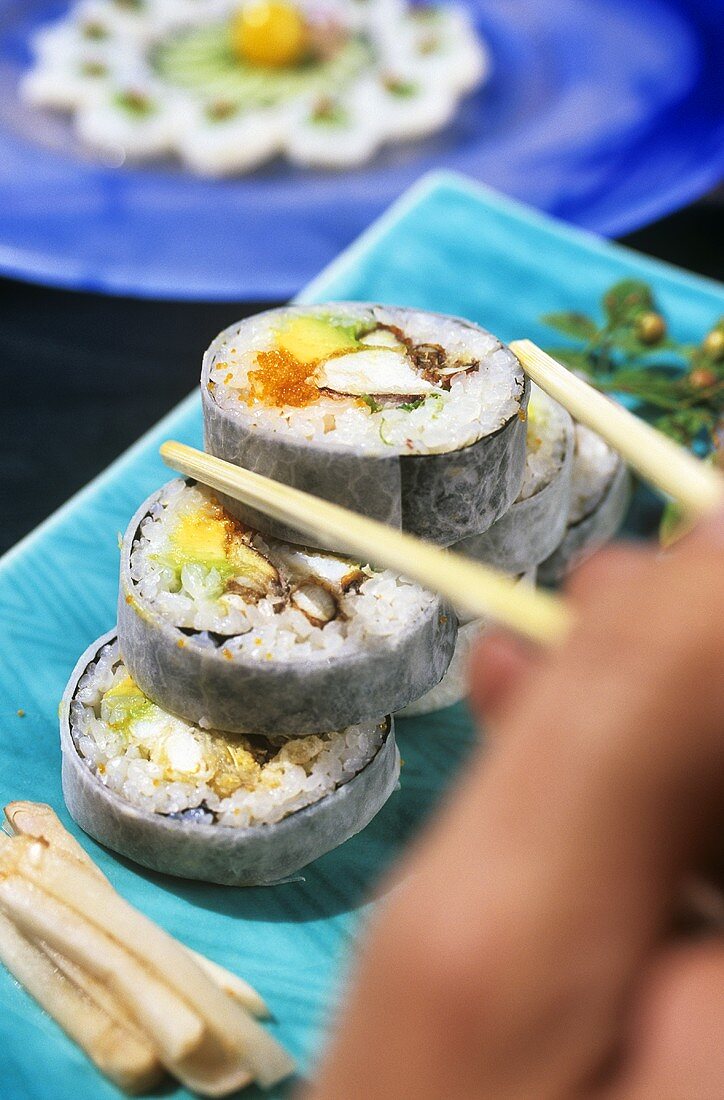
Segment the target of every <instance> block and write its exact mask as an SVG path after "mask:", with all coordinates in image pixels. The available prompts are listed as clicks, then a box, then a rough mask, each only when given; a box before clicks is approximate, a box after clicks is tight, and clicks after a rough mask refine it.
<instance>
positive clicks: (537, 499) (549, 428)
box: [455, 385, 574, 573]
mask: <svg viewBox="0 0 724 1100" xmlns="http://www.w3.org/2000/svg"><path fill="white" fill-rule="evenodd" d="M526 443H527V453H526V460H525V472H524V474H523V484H522V487H521V490H520V492H519V493H518V496H517V498H516V500H515V502H514V503H513V504H512V505H511V506H510V508H509V509H508V511H507V512H506V513H505V515H504V516H501V518H500V519H499V520H498V521H497V522H496V523H494V524H493V526H492V527H490V528H489V529H488V530H487V531H485V532H484V534H482V535H472V536H471V537H470V538H467V539H463V540H462V542H459V543H458V544H457V546H456V547H455V549H456V550H457V551H458V553H461V554H465V555H467V556H468V557H471V558H475V559H476V560H477V561H481V562H485V563H487V564H488V565H493V566H495V567H496V568H497V569H503V570H505V571H506V572H508V573H524V572H526V571H527V570H529V569H532V568H533V567H534V566H536V565H537V564H538V563H539V562H541V561H543V560H544V559H545V558H547V557H549V556H550V555H551V554H552V553H553V551H554V550H555V548H556V547H557V546H558V545H559V544H560V542H561V540H562V538H563V535H564V534H565V530H566V525H567V522H568V514H569V509H570V505H571V475H572V472H573V450H574V433H573V421H572V420H571V418H570V416H569V415H568V413H567V412H566V411H565V409H562V408H561V406H560V405H558V404H557V403H556V402H555V401H553V400H551V398H550V397H548V395H547V394H546V393H544V392H543V390H541V389H539V388H538V387H537V386H535V385H532V386H531V396H530V403H529V405H528V422H527V431H526Z"/></svg>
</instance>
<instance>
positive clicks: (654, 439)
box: [510, 340, 724, 519]
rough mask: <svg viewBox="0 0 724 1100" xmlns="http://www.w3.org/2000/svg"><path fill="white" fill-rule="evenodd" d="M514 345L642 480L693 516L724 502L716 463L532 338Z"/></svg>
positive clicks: (545, 385) (546, 386) (545, 384)
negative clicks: (681, 443)
mask: <svg viewBox="0 0 724 1100" xmlns="http://www.w3.org/2000/svg"><path fill="white" fill-rule="evenodd" d="M510 349H511V351H512V352H513V353H514V354H515V355H516V356H517V357H518V359H519V361H520V363H521V365H522V367H523V369H524V370H525V372H526V374H528V375H529V376H530V378H532V379H533V381H534V382H535V383H536V384H537V385H539V386H540V388H541V389H542V390H545V391H546V393H547V394H549V395H550V396H551V397H552V398H553V399H554V400H555V401H557V402H558V403H559V404H560V405H563V407H564V409H567V410H568V412H569V413H570V414H571V416H572V417H573V418H574V419H575V420H580V422H581V423H582V424H586V425H587V426H588V427H589V428H591V429H592V430H593V431H594V432H597V433H598V435H600V436H601V437H602V438H603V439H605V440H606V442H607V443H608V444H609V445H610V446H611V447H613V449H614V450H615V451H617V452H618V453H619V454H620V455H621V456H622V458H624V459H625V460H626V462H628V463H629V465H630V466H632V467H633V469H634V470H636V471H637V472H638V473H639V474H640V475H641V477H642V478H644V479H645V480H646V481H648V482H650V483H651V484H652V485H655V486H656V488H657V489H660V490H661V491H662V492H663V493H665V494H666V495H667V496H670V497H673V499H674V500H676V501H677V502H678V503H679V505H680V506H681V507H682V509H683V510H684V511H685V512H686V513H687V514H688V515H689V517H690V518H692V519H696V518H698V517H700V516H704V515H706V514H707V513H709V512H712V511H714V509H716V508H721V507H722V506H723V505H724V477H722V475H721V474H720V473H719V472H718V471H717V470H715V469H714V467H712V466H708V465H706V463H704V462H702V461H701V460H700V459H698V458H695V457H694V455H692V454H691V453H690V452H689V451H687V450H686V449H685V448H684V447H681V446H679V444H678V443H675V442H674V441H673V440H672V439H669V438H668V436H665V435H664V434H663V432H660V431H658V430H657V429H656V428H652V427H651V425H650V424H646V423H645V422H644V421H643V420H641V419H640V418H639V417H638V416H634V414H633V413H631V412H629V410H628V409H625V408H624V407H623V405H619V404H618V403H617V402H616V401H613V400H612V399H611V398H610V397H606V396H605V395H604V394H602V393H599V391H598V390H597V389H595V388H594V387H593V386H591V385H589V384H588V382H584V380H583V379H582V378H579V377H578V375H576V374H573V372H572V371H570V370H568V369H567V368H566V367H564V366H563V364H562V363H559V362H558V361H557V360H556V359H553V358H552V357H551V356H550V355H547V354H546V353H545V352H544V351H542V350H541V349H540V348H539V347H537V345H536V344H534V343H533V342H532V341H531V340H514V341H513V343H512V344H511V345H510Z"/></svg>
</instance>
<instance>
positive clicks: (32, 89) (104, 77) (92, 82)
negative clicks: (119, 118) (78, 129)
mask: <svg viewBox="0 0 724 1100" xmlns="http://www.w3.org/2000/svg"><path fill="white" fill-rule="evenodd" d="M118 77H119V70H118V68H117V66H116V65H115V64H114V63H113V62H112V61H111V60H110V59H109V58H108V57H107V55H106V54H105V53H104V52H103V51H99V50H94V49H89V50H87V51H86V52H85V54H84V55H83V56H78V57H72V58H69V59H68V60H66V61H64V62H62V63H61V62H57V63H53V64H52V65H50V64H48V65H38V66H37V67H36V68H34V69H31V70H30V72H29V73H27V74H26V76H25V77H24V79H23V81H22V84H21V88H20V94H21V95H22V97H23V99H24V100H25V101H26V102H27V103H31V104H32V105H33V106H34V107H50V108H53V109H55V110H57V111H75V110H76V109H78V108H80V107H85V106H87V105H89V104H92V103H94V102H96V101H97V100H99V99H102V98H103V97H104V96H107V95H108V89H109V87H110V84H111V82H112V81H113V80H114V79H116V80H117V79H118Z"/></svg>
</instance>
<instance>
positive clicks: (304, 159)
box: [284, 82, 382, 169]
mask: <svg viewBox="0 0 724 1100" xmlns="http://www.w3.org/2000/svg"><path fill="white" fill-rule="evenodd" d="M376 106H377V104H376V101H375V100H374V98H372V97H371V96H370V95H369V94H368V92H367V82H365V83H364V84H362V83H360V84H356V85H354V86H353V87H352V89H351V90H349V91H346V92H340V93H338V94H334V95H317V96H314V97H312V98H310V99H304V100H302V101H301V102H297V103H294V104H291V105H290V106H289V108H288V111H287V126H286V139H285V142H284V149H285V152H286V154H287V156H288V157H289V160H290V161H291V162H292V163H293V164H301V165H306V166H309V167H315V168H329V169H340V168H353V167H355V166H356V165H358V164H363V163H364V162H365V161H367V160H369V159H370V157H371V156H372V154H373V153H374V151H375V149H376V148H377V146H378V145H379V143H380V141H381V139H382V135H381V134H379V126H378V120H377V119H376V117H375V114H374V108H375V107H376Z"/></svg>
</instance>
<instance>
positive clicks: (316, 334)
mask: <svg viewBox="0 0 724 1100" xmlns="http://www.w3.org/2000/svg"><path fill="white" fill-rule="evenodd" d="M276 341H277V347H278V348H279V350H280V351H282V352H286V353H287V354H288V355H290V356H291V357H292V358H293V359H296V360H297V362H298V363H310V364H311V363H317V362H319V360H320V359H329V357H330V356H332V355H339V354H340V353H343V352H349V351H354V349H355V348H357V347H359V341H358V339H357V336H356V329H355V326H354V325H350V326H346V325H344V324H339V323H336V322H335V321H332V320H326V319H325V318H323V317H313V316H307V317H305V316H300V315H294V316H292V317H290V318H289V319H288V320H287V321H286V323H285V324H284V327H283V328H281V329H280V330H279V331H278V332H277V335H276Z"/></svg>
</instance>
